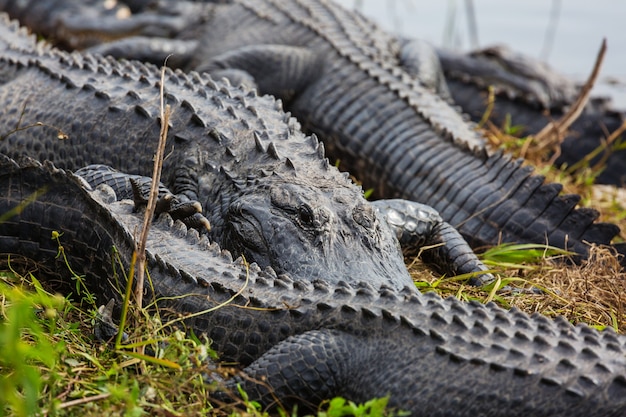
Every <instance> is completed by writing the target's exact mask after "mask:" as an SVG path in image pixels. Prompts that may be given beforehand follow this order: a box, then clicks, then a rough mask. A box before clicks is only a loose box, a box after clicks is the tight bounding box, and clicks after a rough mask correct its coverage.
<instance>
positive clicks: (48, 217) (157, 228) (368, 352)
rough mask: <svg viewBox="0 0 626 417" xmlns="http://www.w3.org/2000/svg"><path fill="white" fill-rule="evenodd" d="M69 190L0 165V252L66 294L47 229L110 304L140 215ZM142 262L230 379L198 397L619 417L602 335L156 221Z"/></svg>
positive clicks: (436, 411)
mask: <svg viewBox="0 0 626 417" xmlns="http://www.w3.org/2000/svg"><path fill="white" fill-rule="evenodd" d="M85 187H86V186H85V183H84V181H78V178H77V177H75V176H74V175H72V174H70V173H68V172H65V171H63V170H59V169H56V168H54V167H53V165H52V164H50V163H46V164H44V165H42V164H40V163H38V162H36V161H34V160H27V161H22V162H21V163H20V164H18V163H16V162H14V161H12V160H10V159H9V158H6V157H0V213H8V212H11V213H14V214H15V215H14V216H12V217H9V216H5V217H8V218H7V219H6V220H5V221H3V222H2V223H0V253H2V254H11V259H15V258H14V257H15V255H16V254H17V255H21V256H23V257H26V258H29V259H31V260H32V261H35V262H36V264H37V265H38V266H39V267H41V271H47V273H46V275H45V276H40V277H39V279H40V280H45V282H50V283H55V282H56V283H60V284H59V286H57V288H61V289H62V288H63V287H66V288H67V287H69V289H66V290H68V291H71V290H73V289H74V283H73V282H72V280H71V279H70V277H69V272H68V270H67V265H66V264H65V262H64V261H61V260H59V259H58V257H57V252H58V246H57V245H58V243H57V242H55V241H54V240H52V239H51V235H52V233H53V232H59V233H60V234H61V237H60V239H61V241H60V243H61V244H62V245H63V247H64V253H65V254H66V255H67V257H68V262H69V264H70V265H71V266H72V268H73V269H74V270H75V271H74V272H75V273H77V274H81V275H84V282H85V284H86V285H87V287H88V289H89V290H90V291H91V292H93V294H94V295H95V297H96V299H97V302H98V303H106V302H107V301H108V300H109V299H115V300H118V301H119V299H120V290H119V289H120V288H123V286H124V285H125V279H124V275H123V274H120V273H119V269H117V270H116V268H115V266H116V265H117V268H119V263H118V262H117V259H120V260H121V263H122V265H123V267H124V268H128V266H129V264H130V260H131V257H132V252H133V250H134V248H135V243H134V240H133V239H134V238H133V231H134V230H135V229H136V227H137V226H138V225H139V224H140V223H141V222H142V221H143V215H141V214H140V213H136V212H135V211H134V205H133V204H132V202H130V201H115V200H116V198H115V195H114V194H113V195H111V190H110V188H109V192H105V191H103V190H101V189H100V190H96V191H93V189H90V188H85ZM33 195H36V196H37V198H33ZM24 201H28V202H29V203H28V204H24ZM18 207H19V210H16V208H18ZM113 248H115V249H116V250H115V251H114V250H113ZM114 256H115V259H114ZM118 257H119V258H118ZM146 258H147V267H148V270H149V271H150V276H151V278H152V284H153V286H152V287H150V286H146V291H147V294H146V297H144V300H145V303H146V304H148V303H152V302H153V301H154V300H156V304H157V305H158V308H159V310H160V311H161V312H162V313H163V314H164V315H165V316H166V315H167V311H173V312H174V313H175V314H177V317H180V315H183V316H184V317H185V326H186V328H187V329H192V330H193V331H194V332H195V334H197V335H200V334H203V333H204V334H207V335H208V336H209V337H210V339H211V340H212V343H213V347H214V349H215V350H216V351H217V352H218V353H219V355H220V358H221V360H223V361H225V362H228V363H231V364H232V363H236V364H238V367H240V371H239V372H238V373H236V374H235V376H234V377H232V378H231V379H227V380H226V381H220V380H219V378H218V377H216V376H213V375H209V376H207V382H209V381H214V382H221V386H220V390H219V391H216V392H212V393H211V394H210V395H211V397H210V398H211V399H216V400H220V401H221V400H229V399H231V397H230V394H229V392H230V390H231V389H232V388H234V387H235V386H236V385H237V384H241V386H242V388H243V389H244V390H245V392H246V393H247V394H248V397H249V399H251V400H255V401H259V402H260V403H261V404H263V406H264V407H272V406H275V405H276V404H277V403H278V404H281V405H282V406H284V407H286V408H287V409H289V408H291V407H292V406H294V405H296V404H297V405H298V406H299V410H300V411H306V410H309V411H310V410H314V409H315V408H316V407H317V404H319V403H320V401H322V400H324V399H327V398H330V397H332V396H336V395H341V396H344V397H345V398H348V399H351V400H353V401H359V402H362V401H365V400H369V399H371V398H373V397H380V396H387V395H388V396H389V406H390V407H392V408H394V409H403V410H406V411H409V412H410V413H411V415H420V416H449V415H454V416H459V417H462V416H508V417H513V416H528V415H532V416H538V417H539V416H552V417H555V416H586V417H589V416H603V417H611V416H615V417H618V416H623V415H624V414H625V413H626V337H624V336H622V335H617V334H615V333H614V332H613V331H612V330H605V331H601V332H600V331H597V330H595V329H593V328H590V327H588V326H586V325H582V324H580V325H577V326H573V325H572V324H570V323H568V322H567V321H566V320H564V319H562V318H560V319H554V320H552V319H548V318H546V317H545V316H541V315H539V314H534V315H532V316H529V315H527V314H525V313H523V312H521V311H518V310H516V309H512V310H510V311H506V310H503V309H502V308H500V307H497V306H496V305H494V304H493V303H489V304H487V305H484V304H480V303H478V302H470V303H463V302H461V301H459V300H457V299H455V298H447V299H442V298H441V297H439V296H438V295H436V294H434V293H427V294H419V293H415V292H414V291H412V290H409V289H404V290H395V289H393V288H390V287H382V288H378V289H377V288H373V287H372V286H371V285H369V284H367V283H362V282H359V281H358V280H355V281H353V282H338V283H330V281H331V280H330V279H329V280H313V281H310V280H298V279H297V278H292V277H290V276H289V275H288V274H276V273H275V272H274V270H273V269H271V268H265V269H261V268H259V267H258V266H257V265H256V264H253V263H252V264H246V263H245V262H244V261H243V260H242V259H241V258H239V259H236V260H233V257H232V256H231V255H230V253H229V252H228V251H225V250H222V249H221V248H220V247H219V245H218V244H217V243H215V242H211V241H210V240H209V239H208V238H207V237H206V236H201V235H199V234H198V232H197V231H196V230H194V229H190V230H188V229H187V228H186V226H185V225H184V224H183V223H181V222H176V223H174V222H173V221H172V220H171V218H168V216H167V215H164V216H162V217H160V218H159V219H158V220H156V221H155V222H154V223H153V224H152V226H151V230H150V234H149V237H148V242H147V248H146ZM12 265H13V266H15V263H14V264H12ZM244 306H245V307H246V308H241V307H244ZM203 311H205V313H202V314H199V313H201V312H203ZM259 381H263V382H259Z"/></svg>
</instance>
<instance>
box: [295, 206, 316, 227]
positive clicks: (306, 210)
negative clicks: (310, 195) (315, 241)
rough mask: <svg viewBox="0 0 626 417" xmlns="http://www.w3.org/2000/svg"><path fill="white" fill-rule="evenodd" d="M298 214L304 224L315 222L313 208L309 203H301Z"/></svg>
mask: <svg viewBox="0 0 626 417" xmlns="http://www.w3.org/2000/svg"><path fill="white" fill-rule="evenodd" d="M298 216H299V218H300V221H301V222H302V223H304V224H311V223H313V218H314V216H313V210H312V209H311V207H309V206H307V205H301V206H300V207H298Z"/></svg>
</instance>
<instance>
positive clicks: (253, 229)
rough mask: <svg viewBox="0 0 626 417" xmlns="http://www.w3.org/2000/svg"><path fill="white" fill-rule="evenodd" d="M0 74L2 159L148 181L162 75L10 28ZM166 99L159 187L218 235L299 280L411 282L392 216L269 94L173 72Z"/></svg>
mask: <svg viewBox="0 0 626 417" xmlns="http://www.w3.org/2000/svg"><path fill="white" fill-rule="evenodd" d="M35 48H36V49H35ZM0 77H1V78H2V80H3V83H2V85H0V100H2V102H3V106H2V109H1V110H0V115H1V117H0V120H1V121H0V132H2V134H1V136H2V137H3V139H2V140H1V141H0V152H5V153H6V154H9V155H11V156H14V157H17V156H20V155H25V154H26V155H29V156H32V157H35V158H37V159H39V160H42V161H43V160H45V159H47V160H50V161H52V162H54V163H55V164H57V165H58V166H60V167H63V168H66V169H70V170H75V169H78V168H80V167H82V166H84V165H87V164H92V163H100V164H107V165H111V166H113V167H115V168H117V169H121V170H124V171H126V172H129V173H134V174H140V175H151V173H152V165H153V161H152V159H153V153H154V151H153V149H155V147H156V143H157V140H158V137H159V129H160V123H159V118H158V115H159V99H158V97H159V85H160V81H159V80H160V71H159V70H158V69H157V68H155V67H152V66H146V65H143V64H140V63H130V62H115V61H113V60H110V59H103V58H100V57H95V56H82V55H78V54H73V55H70V54H67V53H63V52H59V51H57V50H55V49H52V48H50V47H49V46H47V45H45V44H38V45H37V46H35V41H34V39H33V38H31V37H27V36H25V35H24V33H22V32H20V31H18V30H17V29H16V27H14V26H9V25H8V24H7V22H6V21H3V22H2V24H0ZM165 97H166V98H167V103H166V104H169V105H170V106H171V108H172V116H171V118H170V123H171V128H170V129H169V136H168V144H167V146H166V151H165V153H166V155H167V157H166V158H165V163H164V165H163V174H162V180H163V182H164V184H165V185H166V186H168V187H169V188H170V189H172V191H173V192H174V193H175V194H177V195H181V196H182V197H185V196H186V197H188V198H189V199H191V200H198V201H200V203H202V206H203V207H204V210H205V213H204V214H205V215H206V217H207V218H208V219H209V221H210V223H211V226H212V229H211V237H212V238H213V239H215V240H216V241H219V242H220V243H221V244H222V245H223V246H224V247H225V248H228V249H230V250H231V251H232V252H233V253H237V254H244V255H245V256H246V258H247V259H249V260H251V261H252V260H253V261H256V262H257V263H259V264H260V265H262V266H264V267H265V266H271V267H272V268H274V269H275V270H276V271H277V272H281V273H282V272H289V273H291V274H292V275H294V276H298V277H302V278H308V279H315V278H317V277H321V276H324V277H325V278H328V279H331V280H335V281H338V280H343V279H346V278H347V277H349V276H352V274H356V275H362V276H363V279H365V280H371V283H372V285H380V284H381V283H389V285H392V286H394V287H399V288H401V287H403V286H405V285H410V283H411V282H412V281H411V278H410V276H409V275H408V272H407V271H406V267H405V266H404V259H403V257H402V254H401V252H400V250H399V245H398V242H397V239H396V237H395V236H394V235H393V233H392V231H391V230H390V229H389V228H388V227H386V224H385V223H384V220H382V219H381V218H380V216H379V215H378V214H377V212H376V210H375V209H374V208H373V207H371V206H370V204H369V203H368V202H367V201H366V200H365V199H364V198H363V196H362V191H361V189H360V188H359V187H356V186H355V185H354V184H353V183H352V182H351V181H349V180H348V179H347V178H346V177H345V176H344V175H342V174H341V173H339V171H338V170H337V169H335V168H334V167H333V166H330V165H329V163H328V161H327V160H325V159H324V158H323V155H324V149H323V146H322V145H321V144H319V142H318V141H317V139H316V138H315V137H306V136H305V135H304V134H302V133H301V131H300V130H299V126H298V124H297V122H296V121H295V120H294V119H292V118H290V117H289V116H288V115H285V114H284V113H283V112H282V111H281V110H280V104H279V103H277V102H276V101H275V100H274V99H273V98H272V97H269V96H267V97H258V96H257V95H256V94H255V93H254V92H250V91H244V90H241V89H236V88H233V87H230V86H228V85H226V84H216V83H213V82H212V81H211V80H210V79H209V78H208V77H204V76H200V75H198V74H189V75H186V74H183V73H180V72H176V73H175V72H172V71H170V70H168V71H166V76H165ZM38 123H41V124H43V125H37V124H38ZM18 126H19V127H21V128H23V129H22V130H19V129H18V130H17V131H16V130H15V129H16V127H18ZM59 132H62V133H63V134H65V135H67V139H64V140H60V139H59V138H58V136H59Z"/></svg>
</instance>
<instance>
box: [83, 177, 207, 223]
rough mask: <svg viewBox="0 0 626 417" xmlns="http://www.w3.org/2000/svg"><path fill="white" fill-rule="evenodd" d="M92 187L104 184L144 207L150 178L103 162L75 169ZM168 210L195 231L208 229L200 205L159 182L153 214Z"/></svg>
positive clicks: (118, 194) (121, 196)
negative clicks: (129, 172)
mask: <svg viewBox="0 0 626 417" xmlns="http://www.w3.org/2000/svg"><path fill="white" fill-rule="evenodd" d="M75 174H76V175H78V176H79V177H81V178H82V179H84V180H85V181H86V182H87V183H88V184H89V185H90V186H91V187H92V188H96V187H98V186H99V185H101V184H106V185H108V186H109V187H111V188H112V189H113V191H114V192H115V195H116V197H117V199H119V200H122V199H132V200H133V202H134V203H135V207H136V208H138V207H141V206H145V205H147V203H148V197H149V195H150V185H151V183H152V179H151V178H150V177H145V176H141V175H131V174H126V173H122V172H119V171H117V170H115V169H113V168H111V167H109V166H107V165H88V166H86V167H84V168H81V169H79V170H77V171H76V172H75ZM162 213H168V214H169V215H170V216H172V218H173V219H174V220H181V221H182V222H183V223H185V224H186V225H187V227H192V228H194V229H197V230H198V231H200V232H202V231H209V230H210V229H211V227H210V224H209V221H208V219H207V218H206V217H204V216H203V215H202V205H201V204H200V203H199V202H198V201H194V200H189V198H187V196H185V195H184V194H173V193H172V192H171V191H170V190H169V189H168V188H167V187H166V186H165V185H163V184H161V183H160V184H159V197H158V200H157V205H156V209H155V215H157V216H158V215H159V214H162Z"/></svg>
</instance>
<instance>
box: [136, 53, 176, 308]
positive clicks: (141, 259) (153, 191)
mask: <svg viewBox="0 0 626 417" xmlns="http://www.w3.org/2000/svg"><path fill="white" fill-rule="evenodd" d="M166 62H167V58H166V59H165V63H166ZM165 63H164V64H163V68H161V85H160V94H159V95H160V99H161V106H160V110H161V132H160V134H159V146H158V148H157V152H156V155H155V156H154V169H153V171H152V183H151V185H150V197H149V198H148V207H147V208H146V213H145V216H144V219H143V228H142V230H141V235H140V236H139V242H138V243H137V248H136V253H137V268H136V270H135V271H136V274H137V278H136V279H137V282H136V287H135V299H136V300H137V306H139V308H141V307H142V306H143V282H144V270H145V265H146V241H147V239H148V230H149V228H150V223H151V222H152V218H153V217H154V210H155V208H156V203H157V198H158V195H159V182H160V181H161V169H162V168H163V157H164V154H165V141H166V138H167V129H168V124H169V120H170V113H171V108H170V106H169V105H167V106H164V105H163V101H164V100H163V84H164V83H165Z"/></svg>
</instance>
